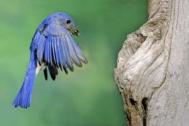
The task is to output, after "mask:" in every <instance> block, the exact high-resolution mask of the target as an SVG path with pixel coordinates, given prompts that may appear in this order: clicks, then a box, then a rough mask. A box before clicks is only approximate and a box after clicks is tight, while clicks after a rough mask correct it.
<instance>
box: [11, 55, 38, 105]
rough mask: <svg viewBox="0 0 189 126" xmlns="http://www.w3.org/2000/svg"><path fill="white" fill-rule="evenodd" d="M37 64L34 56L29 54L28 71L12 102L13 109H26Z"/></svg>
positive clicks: (30, 97)
mask: <svg viewBox="0 0 189 126" xmlns="http://www.w3.org/2000/svg"><path fill="white" fill-rule="evenodd" d="M36 67H37V63H36V60H35V54H34V53H31V56H30V62H29V65H28V69H27V72H26V75H25V78H24V81H23V84H22V87H21V88H20V90H19V92H18V94H17V96H16V98H15V99H14V101H13V105H14V107H21V108H28V107H30V103H31V99H32V88H33V84H34V82H35V77H36Z"/></svg>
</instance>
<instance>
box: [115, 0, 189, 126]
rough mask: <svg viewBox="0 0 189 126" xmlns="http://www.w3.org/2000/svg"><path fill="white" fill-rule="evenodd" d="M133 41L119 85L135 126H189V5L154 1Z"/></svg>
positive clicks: (121, 61) (181, 0)
mask: <svg viewBox="0 0 189 126" xmlns="http://www.w3.org/2000/svg"><path fill="white" fill-rule="evenodd" d="M148 6H149V7H148V12H149V19H148V21H147V22H146V23H145V24H144V25H143V26H142V27H141V28H139V30H137V31H136V32H134V33H131V34H130V35H128V37H127V40H126V41H125V42H124V44H123V47H122V49H121V50H120V52H119V55H118V60H117V68H116V69H115V80H116V82H117V85H118V88H119V90H120V92H121V95H122V97H123V102H124V110H125V112H126V115H127V119H126V120H127V122H128V125H129V126H189V0H149V5H148Z"/></svg>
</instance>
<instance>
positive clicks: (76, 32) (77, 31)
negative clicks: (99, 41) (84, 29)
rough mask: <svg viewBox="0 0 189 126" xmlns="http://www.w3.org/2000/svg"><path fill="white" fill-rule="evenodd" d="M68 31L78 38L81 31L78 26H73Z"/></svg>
mask: <svg viewBox="0 0 189 126" xmlns="http://www.w3.org/2000/svg"><path fill="white" fill-rule="evenodd" d="M68 30H69V31H70V32H71V33H72V35H75V36H78V35H79V30H78V29H77V28H76V26H74V25H71V26H70V27H69V28H68Z"/></svg>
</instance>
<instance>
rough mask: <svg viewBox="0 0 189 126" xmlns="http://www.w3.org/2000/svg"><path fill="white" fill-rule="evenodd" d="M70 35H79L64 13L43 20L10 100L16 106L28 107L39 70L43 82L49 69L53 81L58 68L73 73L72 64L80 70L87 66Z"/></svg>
mask: <svg viewBox="0 0 189 126" xmlns="http://www.w3.org/2000/svg"><path fill="white" fill-rule="evenodd" d="M73 35H78V30H77V28H76V26H75V24H74V22H73V20H72V18H71V17H70V16H69V15H68V14H66V13H62V12H58V13H55V14H52V15H50V16H48V17H47V18H46V19H45V20H43V21H42V23H41V24H40V25H39V26H38V28H37V30H36V32H35V34H34V37H33V39H32V42H31V46H30V53H31V55H30V61H29V65H28V70H27V72H26V75H25V78H24V81H23V84H22V87H21V89H20V90H19V92H18V94H17V96H16V98H15V100H14V101H13V105H14V106H15V107H21V108H28V107H30V104H31V97H32V88H33V84H34V82H35V78H36V75H37V73H38V72H39V70H41V69H42V68H43V71H44V76H45V79H47V78H48V73H47V70H48V71H49V73H50V76H51V78H52V79H53V80H55V79H56V76H57V74H58V69H60V70H64V71H65V72H66V73H68V69H69V70H71V71H73V70H74V66H73V64H76V65H77V66H80V67H81V66H82V63H87V59H86V58H85V56H84V55H83V53H82V51H81V49H80V47H79V45H78V44H77V43H76V42H75V40H74V39H73Z"/></svg>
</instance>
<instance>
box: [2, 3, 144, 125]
mask: <svg viewBox="0 0 189 126" xmlns="http://www.w3.org/2000/svg"><path fill="white" fill-rule="evenodd" d="M56 11H66V12H68V13H69V14H70V15H71V16H72V17H73V18H74V19H75V22H76V23H77V25H78V27H79V28H80V32H81V34H80V36H79V37H78V38H76V40H77V41H78V42H79V44H80V46H81V48H82V49H83V50H84V52H85V54H86V57H87V58H88V60H89V63H88V64H87V65H85V66H84V67H83V68H76V70H75V72H74V73H70V74H69V75H65V74H64V73H61V74H59V76H58V78H57V80H56V81H52V80H48V81H45V80H44V77H43V73H42V72H41V73H40V74H39V76H38V78H37V80H36V84H35V87H34V90H33V100H32V105H31V107H30V108H29V109H27V110H24V109H15V108H13V106H12V105H11V103H12V100H13V99H14V97H15V96H16V94H17V92H18V90H19V88H20V86H21V84H22V81H23V77H24V74H25V71H26V67H27V64H28V59H29V46H30V42H31V38H32V36H33V33H34V31H35V29H36V27H37V26H38V24H39V23H40V22H41V21H42V20H43V19H44V18H45V17H46V16H47V15H49V14H51V13H53V12H56ZM0 16H1V18H0V57H1V58H0V126H13V125H14V126H125V125H126V122H125V115H124V113H123V106H122V99H121V96H120V95H119V92H118V90H117V87H116V84H115V82H114V79H113V68H114V67H115V65H116V57H117V53H118V51H119V49H120V48H121V46H122V43H123V41H124V40H125V38H126V35H127V34H128V33H130V32H133V31H135V30H136V29H137V28H138V27H139V26H140V25H141V24H143V23H144V22H145V21H146V20H147V1H146V0H6V1H3V0H1V1H0Z"/></svg>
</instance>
